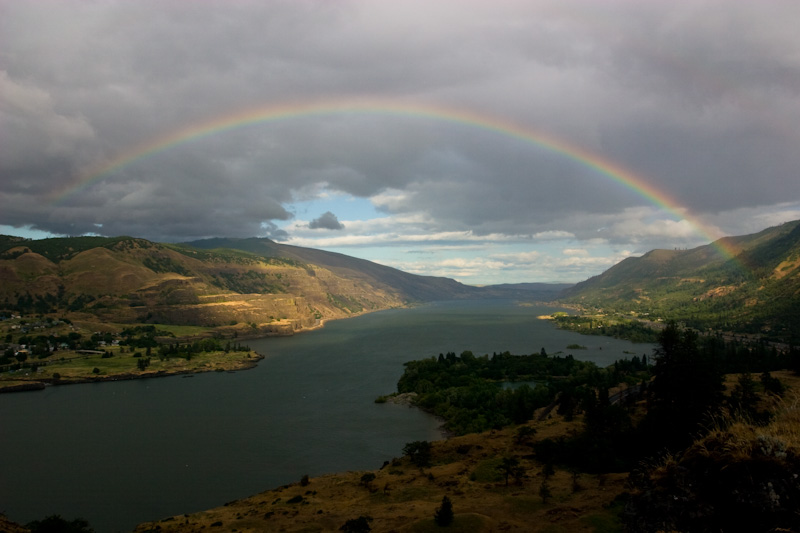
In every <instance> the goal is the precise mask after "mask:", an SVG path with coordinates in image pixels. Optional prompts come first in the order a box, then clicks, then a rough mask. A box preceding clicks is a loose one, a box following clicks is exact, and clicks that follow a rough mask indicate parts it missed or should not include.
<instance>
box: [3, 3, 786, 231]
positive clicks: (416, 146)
mask: <svg viewBox="0 0 800 533" xmlns="http://www.w3.org/2000/svg"><path fill="white" fill-rule="evenodd" d="M799 6H800V4H798V3H796V2H792V1H788V0H785V1H782V0H771V1H768V2H758V3H755V2H745V1H727V0H726V1H722V0H718V1H711V2H706V1H703V2H700V1H679V2H627V1H618V2H612V1H609V2H594V1H589V0H586V1H577V0H576V1H566V2H564V1H561V0H558V1H556V0H551V1H546V0H539V1H521V0H520V1H512V0H509V1H504V2H489V1H477V0H473V1H441V2H422V1H408V2H394V3H389V2H371V1H366V0H364V1H337V2H329V1H312V0H306V1H299V2H298V1H294V0H292V1H289V0H286V1H277V0H270V1H267V2H254V1H253V2H249V1H237V2H221V1H220V2H213V1H212V2H195V3H186V2H182V1H178V0H168V1H161V0H159V1H127V0H118V1H109V2H103V3H96V2H89V1H85V2H84V1H75V2H60V1H51V2H47V1H37V2H29V1H27V0H0V15H1V16H0V136H1V137H0V175H1V176H2V180H0V224H7V225H15V226H25V225H30V226H33V227H35V228H39V229H43V230H48V231H52V232H56V233H67V234H79V233H82V232H88V231H98V228H100V229H99V231H101V232H103V233H107V234H136V235H141V236H144V237H149V238H153V239H164V240H167V239H171V240H183V239H192V238H200V237H207V236H214V235H219V236H226V235H227V236H250V235H271V236H274V237H281V238H285V237H286V235H283V234H281V233H280V231H281V230H279V229H278V228H277V226H276V225H275V224H276V223H277V222H280V221H286V220H288V219H290V218H291V214H290V213H289V210H288V209H287V206H289V205H290V204H291V202H292V201H293V200H294V199H296V198H297V196H298V194H299V191H303V190H311V189H313V188H314V187H319V186H324V188H327V189H328V190H332V191H339V192H344V193H348V194H351V195H354V196H358V197H371V196H373V195H377V194H379V193H381V192H383V191H388V190H391V191H401V192H402V193H403V195H404V196H403V197H402V198H401V199H398V200H397V201H394V202H393V203H392V204H391V205H381V206H380V207H381V208H382V209H384V210H385V211H387V212H390V213H393V214H403V213H423V214H424V215H425V217H426V224H427V226H426V227H427V229H428V230H429V231H432V232H439V231H471V232H474V233H475V234H484V235H485V234H495V233H497V234H508V235H517V234H529V235H534V234H537V233H542V232H547V231H565V232H569V233H571V234H573V235H575V236H576V237H577V238H578V239H591V238H595V237H596V235H597V233H596V229H597V228H599V227H606V228H608V229H607V230H606V231H604V232H603V235H604V237H605V238H607V239H609V240H611V241H615V242H617V241H618V242H623V241H625V240H626V239H629V238H630V234H629V233H628V232H627V231H626V230H623V229H622V228H623V227H625V228H630V227H633V226H634V225H635V220H633V218H632V217H635V216H642V217H645V216H652V211H648V210H642V208H643V207H647V206H649V205H650V202H649V201H648V200H646V199H645V198H643V197H642V196H641V195H638V194H635V193H633V192H631V190H630V189H627V188H625V187H623V186H621V185H620V184H619V183H616V182H614V181H613V180H611V179H610V178H608V177H604V176H602V175H598V174H597V173H596V172H595V171H593V170H592V169H591V168H589V167H588V166H586V165H582V164H580V163H576V162H575V161H573V160H571V159H570V158H569V157H567V156H565V155H563V154H558V153H553V152H550V151H547V150H544V149H541V148H537V147H536V146H534V145H531V144H530V143H526V142H524V141H520V140H519V139H514V138H512V137H509V136H507V135H503V134H501V133H497V132H494V133H492V132H490V131H487V130H485V129H481V128H478V127H474V126H468V125H464V124H453V123H447V122H443V121H441V120H436V119H435V118H431V117H428V118H424V117H413V116H405V117H404V116H396V115H386V114H381V113H365V114H351V115H335V116H306V117H302V118H297V119H293V120H285V121H281V122H276V123H263V124H254V125H250V126H247V127H242V128H237V129H233V130H230V131H222V132H218V133H216V134H213V135H209V136H206V137H204V138H201V139H197V140H195V141H192V142H190V143H186V144H184V145H180V146H177V147H175V148H172V149H170V150H166V151H164V152H161V153H158V154H155V155H152V156H150V157H147V158H143V159H139V160H135V161H133V162H132V163H130V164H128V165H126V166H125V167H123V168H121V169H118V170H117V171H115V172H114V173H110V174H108V175H106V176H103V177H102V179H97V180H95V181H94V182H93V183H92V184H91V185H88V186H86V187H84V188H75V186H74V185H72V187H73V190H74V192H73V193H72V194H67V195H65V196H60V194H61V193H62V192H63V191H64V190H65V187H66V188H67V190H69V186H68V184H77V182H79V181H80V180H81V179H84V180H85V179H86V177H87V176H86V173H87V169H89V168H95V167H97V166H102V164H103V163H104V162H108V161H112V160H114V158H115V157H117V156H118V155H119V154H125V153H129V152H131V151H132V150H134V147H135V146H137V145H140V144H142V143H147V142H150V141H152V140H154V139H159V138H162V137H164V136H168V135H169V134H170V133H172V132H175V131H180V130H182V129H184V128H188V127H190V126H191V125H193V124H199V123H202V122H204V121H207V120H210V119H212V118H214V117H224V116H227V115H231V114H234V113H236V112H240V111H242V110H245V109H251V108H257V107H264V106H281V105H285V104H287V103H292V102H311V101H321V102H333V103H335V102H337V101H339V100H343V99H348V100H352V99H359V98H363V99H382V100H387V101H398V102H400V101H402V102H404V103H406V104H410V105H414V104H420V105H422V104H424V105H426V106H432V107H437V106H443V107H449V108H455V109H467V110H471V111H473V112H475V113H478V114H481V115H485V116H488V117H495V118H497V119H498V120H505V121H511V122H514V123H516V124H518V125H520V126H521V127H523V128H527V129H530V130H535V131H538V132H542V133H543V134H546V135H550V136H553V137H555V138H560V139H562V140H564V141H566V142H568V143H570V144H572V145H575V146H579V147H582V148H583V149H585V150H588V151H589V152H591V153H594V154H597V155H598V156H600V157H602V158H604V159H606V160H609V161H612V162H615V163H616V164H617V165H619V166H621V167H624V168H627V169H628V170H630V171H631V172H633V173H634V174H636V175H638V176H640V177H642V178H643V179H646V180H649V182H650V183H651V184H652V185H653V186H654V187H655V188H656V189H660V190H663V191H664V192H665V193H667V194H669V195H670V196H671V197H673V198H674V199H675V200H676V201H677V202H678V203H679V204H680V205H681V206H683V207H687V208H689V209H691V210H692V212H693V213H695V214H696V215H698V216H704V215H706V216H709V217H713V219H714V220H715V222H716V223H718V224H722V223H723V222H724V221H725V213H728V212H731V213H733V212H736V210H741V209H762V210H769V209H770V206H772V205H776V204H779V203H783V204H785V203H786V202H798V201H800V180H798V179H796V177H797V175H796V169H797V168H800V151H798V150H797V149H796V146H797V143H798V141H800V135H799V134H798V133H797V128H796V126H795V125H796V124H797V123H798V121H799V120H800V98H798V92H799V91H800V89H798V87H800V62H798V59H797V58H798V57H800V36H799V35H800V34H798V32H797V31H796V28H795V21H796V20H800V7H799ZM54 196H55V197H54ZM643 213H645V214H643ZM340 215H341V213H340ZM342 216H343V215H342ZM343 218H344V220H348V219H347V218H346V217H344V216H343ZM334 220H335V221H336V222H338V219H335V217H334ZM315 222H316V223H317V224H319V227H327V226H325V225H324V224H323V222H325V221H323V220H321V219H319V220H318V221H315ZM349 227H350V225H349V224H348V229H349ZM339 229H341V228H339ZM723 229H724V228H723ZM398 231H402V229H399V230H398ZM637 238H638V239H639V241H638V243H639V245H642V246H644V245H643V244H641V243H642V242H643V241H646V242H648V243H650V242H652V243H654V244H663V243H664V242H665V241H664V238H665V236H664V235H660V236H659V235H656V234H654V235H652V236H648V235H644V234H642V235H639V236H638V237H637Z"/></svg>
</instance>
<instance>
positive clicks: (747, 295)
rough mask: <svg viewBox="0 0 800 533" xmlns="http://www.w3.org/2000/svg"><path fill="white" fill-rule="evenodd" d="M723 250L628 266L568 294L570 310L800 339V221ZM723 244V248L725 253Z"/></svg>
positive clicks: (729, 241) (653, 256) (651, 257)
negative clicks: (728, 252) (732, 252)
mask: <svg viewBox="0 0 800 533" xmlns="http://www.w3.org/2000/svg"><path fill="white" fill-rule="evenodd" d="M723 241H724V244H725V246H726V247H728V248H729V249H733V250H736V256H735V257H734V258H733V259H727V258H725V257H723V256H722V255H721V254H719V253H718V251H717V246H716V245H706V246H701V247H698V248H695V249H692V250H653V251H651V252H649V253H647V254H645V255H643V256H642V257H638V258H628V259H625V260H624V261H622V262H620V263H619V264H617V265H615V266H614V267H612V268H610V269H609V270H607V271H606V272H603V273H602V274H600V275H598V276H595V277H593V278H590V279H588V280H586V281H584V282H581V283H578V284H577V285H575V286H574V287H572V288H570V289H568V290H566V291H565V292H564V293H563V294H562V299H561V301H563V302H564V303H569V304H577V305H581V306H583V307H584V308H592V309H594V310H603V311H604V312H606V313H621V314H625V315H632V316H638V317H646V318H647V319H650V320H655V319H675V320H679V321H683V322H685V323H686V324H688V325H691V326H693V327H696V328H698V329H708V328H710V329H717V330H727V331H735V332H739V333H751V334H759V335H764V336H766V337H770V338H774V339H776V340H783V341H790V342H797V340H798V339H800V221H794V222H789V223H786V224H783V225H781V226H777V227H773V228H768V229H766V230H764V231H761V232H759V233H756V234H753V235H745V236H741V237H727V238H725V239H723ZM719 244H720V243H717V245H719Z"/></svg>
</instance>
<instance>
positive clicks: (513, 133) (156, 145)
mask: <svg viewBox="0 0 800 533" xmlns="http://www.w3.org/2000/svg"><path fill="white" fill-rule="evenodd" d="M349 113H372V114H385V115H395V116H407V117H414V118H427V119H431V120H438V121H445V122H450V123H455V124H460V125H464V126H468V127H476V128H480V129H483V130H488V131H490V132H494V133H497V134H500V135H504V136H508V137H513V138H516V139H519V140H521V141H524V142H527V143H531V144H533V145H536V146H538V147H540V148H542V149H545V150H547V151H551V152H554V153H557V154H559V155H561V156H563V157H565V158H567V159H569V160H573V161H575V162H577V163H579V164H580V165H582V166H584V167H588V168H590V169H592V170H593V171H595V172H596V173H598V174H600V175H602V176H605V177H606V178H609V179H611V180H612V181H614V182H616V183H619V184H620V185H622V186H624V187H626V188H628V189H630V190H632V191H633V192H635V193H636V194H637V195H639V196H641V197H642V198H644V199H645V200H647V201H648V202H649V203H651V204H653V205H655V206H656V207H658V208H659V209H662V210H664V211H667V212H668V213H670V214H671V215H673V216H675V217H677V218H678V219H682V220H686V221H687V222H688V223H689V224H690V225H691V226H692V228H693V229H694V231H695V233H697V234H698V235H700V236H702V237H703V238H706V239H708V240H709V241H712V242H713V243H714V246H715V247H716V248H717V249H718V250H719V251H720V252H721V253H722V255H723V256H724V257H726V258H733V257H735V255H736V253H737V251H736V250H735V249H734V248H733V247H731V246H729V245H728V244H726V242H725V240H718V237H719V235H715V233H716V232H715V231H712V230H710V229H708V228H707V227H706V226H705V224H703V223H702V222H701V221H700V220H698V219H696V218H695V217H693V216H691V215H690V214H688V212H687V211H686V210H685V209H684V208H682V207H681V206H680V204H679V203H678V202H677V201H676V200H675V199H673V198H672V197H670V195H668V194H667V193H666V192H664V191H662V190H660V189H657V188H656V187H655V186H654V185H652V183H650V182H649V181H648V180H646V179H645V178H643V177H641V176H639V175H637V174H634V173H633V172H631V171H630V170H627V169H625V168H624V167H622V166H621V165H618V164H616V163H614V162H612V161H610V160H608V159H606V158H603V157H602V156H600V155H598V154H596V153H593V152H591V151H589V150H586V149H584V148H581V147H578V146H575V145H573V144H570V143H567V142H566V141H563V140H560V139H557V138H555V137H553V136H550V135H545V134H543V133H541V132H538V131H536V130H533V129H531V128H528V127H524V126H521V125H519V124H515V123H513V122H511V121H508V120H505V119H502V118H499V117H495V116H491V115H485V114H480V113H475V112H473V111H467V110H460V109H451V108H446V107H442V106H426V105H420V104H403V103H398V102H387V101H374V100H369V101H364V100H357V101H344V102H336V103H330V102H314V103H294V104H284V105H278V106H266V107H257V108H253V109H246V110H243V111H240V112H237V113H233V114H226V115H223V116H220V117H215V118H212V119H210V120H207V121H204V122H199V123H195V124H191V125H188V126H186V127H184V128H181V129H179V130H176V131H172V132H170V133H168V134H166V135H163V136H160V137H157V138H153V139H149V140H147V141H145V142H143V143H141V144H139V145H136V146H134V147H132V148H131V149H128V150H126V151H125V152H122V153H120V154H118V155H117V156H115V157H114V158H112V159H110V160H108V161H106V162H104V163H102V164H100V165H97V166H95V167H94V168H90V169H88V170H87V171H85V172H83V173H81V174H80V175H79V176H78V177H77V179H76V180H74V181H73V182H72V184H71V185H69V186H67V187H66V188H62V189H61V191H60V192H59V193H58V194H55V195H53V199H52V203H54V204H57V203H61V202H62V201H64V200H65V199H66V198H69V197H70V196H72V195H74V194H75V193H77V192H79V191H81V190H84V189H86V188H87V187H89V186H90V185H92V184H93V183H96V182H98V181H101V180H102V179H104V178H106V177H108V176H110V175H112V174H113V173H114V172H116V171H118V170H120V169H122V168H123V167H125V166H128V165H130V164H132V163H134V162H135V161H138V160H141V159H144V158H147V157H151V156H153V155H156V154H158V153H161V152H164V151H166V150H169V149H170V148H172V147H175V146H178V145H181V144H185V143H189V142H191V141H195V140H198V139H201V138H204V137H208V136H211V135H215V134H219V133H223V132H226V131H229V130H233V129H236V128H241V127H244V126H249V125H254V124H259V123H269V122H277V121H283V120H289V119H293V118H299V117H308V116H315V115H316V116H323V115H337V114H339V115H342V114H349Z"/></svg>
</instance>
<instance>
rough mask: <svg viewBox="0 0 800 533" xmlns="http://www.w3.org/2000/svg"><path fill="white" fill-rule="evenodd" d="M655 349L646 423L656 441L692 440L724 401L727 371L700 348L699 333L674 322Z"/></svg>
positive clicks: (675, 443) (680, 442)
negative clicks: (724, 375)
mask: <svg viewBox="0 0 800 533" xmlns="http://www.w3.org/2000/svg"><path fill="white" fill-rule="evenodd" d="M659 344H660V347H659V348H657V349H656V350H655V365H654V367H653V376H654V377H653V382H652V384H651V385H650V387H649V392H650V398H649V401H650V405H649V408H648V414H647V418H646V420H645V423H644V424H643V427H644V428H645V431H646V433H648V435H646V436H647V437H649V438H650V439H651V442H652V443H653V444H654V445H659V446H662V445H663V446H666V447H667V448H675V447H681V446H683V445H686V444H688V443H689V442H691V440H692V438H693V436H694V433H695V432H696V431H697V429H698V427H699V424H700V423H701V422H702V421H703V418H704V417H705V415H706V413H707V412H708V411H709V410H713V409H714V408H716V407H718V406H719V405H720V403H721V401H722V391H723V386H722V380H723V375H722V372H721V370H720V368H719V365H718V364H717V361H716V360H715V359H714V358H713V357H712V356H711V355H710V354H709V353H708V352H706V351H701V350H700V349H699V348H698V335H697V333H696V332H695V331H692V330H681V329H680V328H678V326H677V325H676V324H675V322H670V323H669V324H668V325H667V327H666V328H665V329H664V330H663V331H662V332H661V335H660V336H659Z"/></svg>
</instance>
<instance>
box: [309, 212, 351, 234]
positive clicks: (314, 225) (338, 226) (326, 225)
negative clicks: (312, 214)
mask: <svg viewBox="0 0 800 533" xmlns="http://www.w3.org/2000/svg"><path fill="white" fill-rule="evenodd" d="M308 227H309V228H311V229H329V230H342V229H344V224H342V223H341V222H339V219H338V218H337V217H336V215H334V214H333V213H331V212H330V211H326V212H324V213H322V215H320V216H319V217H318V218H315V219H314V220H312V221H311V222H309V224H308Z"/></svg>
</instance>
